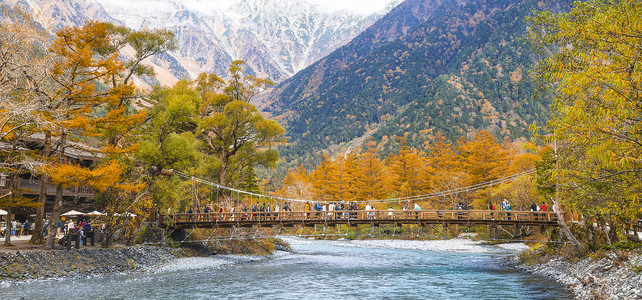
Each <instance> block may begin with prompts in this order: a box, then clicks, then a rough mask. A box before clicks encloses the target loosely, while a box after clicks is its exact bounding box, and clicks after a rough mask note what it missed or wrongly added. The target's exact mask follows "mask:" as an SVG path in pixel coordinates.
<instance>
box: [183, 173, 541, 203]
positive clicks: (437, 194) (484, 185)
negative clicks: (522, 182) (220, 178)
mask: <svg viewBox="0 0 642 300" xmlns="http://www.w3.org/2000/svg"><path fill="white" fill-rule="evenodd" d="M535 171H536V170H535V169H530V170H527V171H524V172H520V173H517V174H513V175H510V176H507V177H502V178H499V179H496V180H491V181H487V182H483V183H478V184H474V185H470V186H465V187H459V188H455V189H450V190H446V191H439V192H434V193H429V194H423V195H416V196H409V197H398V198H388V199H375V200H361V201H352V202H355V203H361V204H363V203H389V202H398V203H401V202H402V201H413V200H415V201H416V200H420V201H421V200H428V199H432V198H441V197H446V196H450V195H455V194H459V193H466V192H473V191H476V190H479V189H483V188H487V187H491V186H494V185H498V184H502V183H506V182H510V181H512V180H515V179H517V178H519V177H522V176H526V175H531V174H534V173H535ZM172 172H173V174H176V175H178V176H180V177H183V178H185V179H189V180H192V181H194V182H198V183H202V184H206V185H210V186H213V187H216V188H217V195H218V189H222V190H227V191H229V192H230V193H232V192H236V193H237V200H238V201H239V204H240V194H244V195H248V196H249V197H254V196H256V197H258V198H259V202H260V198H261V197H266V198H269V199H270V201H269V202H270V204H272V203H273V202H274V200H276V201H277V203H281V202H303V203H305V202H311V201H312V200H306V199H292V198H284V197H275V196H266V195H262V194H258V193H253V192H248V191H243V190H239V189H235V188H231V187H226V186H222V185H219V184H217V183H214V182H211V181H208V180H205V179H201V178H198V177H195V176H190V175H187V174H185V173H182V172H179V171H172Z"/></svg>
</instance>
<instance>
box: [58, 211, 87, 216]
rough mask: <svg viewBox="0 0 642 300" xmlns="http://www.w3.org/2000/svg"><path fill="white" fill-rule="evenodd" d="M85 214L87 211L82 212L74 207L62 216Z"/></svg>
mask: <svg viewBox="0 0 642 300" xmlns="http://www.w3.org/2000/svg"><path fill="white" fill-rule="evenodd" d="M84 215H85V213H82V212H79V211H76V210H73V209H72V210H70V211H68V212H66V213H64V214H62V215H61V216H65V217H73V216H84Z"/></svg>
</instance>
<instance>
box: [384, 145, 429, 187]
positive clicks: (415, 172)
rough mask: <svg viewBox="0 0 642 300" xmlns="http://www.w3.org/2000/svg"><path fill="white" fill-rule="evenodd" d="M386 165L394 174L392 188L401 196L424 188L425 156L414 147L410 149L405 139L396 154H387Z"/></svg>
mask: <svg viewBox="0 0 642 300" xmlns="http://www.w3.org/2000/svg"><path fill="white" fill-rule="evenodd" d="M387 161H388V166H389V168H390V171H391V172H392V174H393V175H394V176H393V177H392V178H393V179H392V186H393V189H394V190H395V191H396V192H397V193H398V195H400V196H403V197H408V196H415V195H419V194H421V193H422V192H423V191H424V190H423V188H424V186H425V183H424V179H425V176H422V174H423V172H422V171H423V170H425V166H424V164H425V157H424V155H422V153H419V152H418V151H417V150H416V149H411V148H410V147H409V146H408V145H407V144H406V141H405V139H404V140H402V141H401V146H400V147H399V151H398V152H397V154H392V153H391V154H390V155H389V156H388V160H387Z"/></svg>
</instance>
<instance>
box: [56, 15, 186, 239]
mask: <svg viewBox="0 0 642 300" xmlns="http://www.w3.org/2000/svg"><path fill="white" fill-rule="evenodd" d="M126 45H131V46H132V48H133V49H134V51H133V53H134V55H133V57H132V58H131V59H130V60H129V61H128V62H123V61H122V60H121V59H120V52H119V50H121V49H123V47H125V46H126ZM174 48H175V41H174V40H173V35H172V34H171V33H170V32H168V31H165V30H160V31H147V30H144V31H140V32H131V31H130V30H128V29H126V28H124V27H119V26H114V25H112V24H108V23H101V22H96V21H90V22H88V23H87V24H85V25H84V26H82V27H65V28H63V29H62V30H60V31H58V32H57V33H56V39H55V41H54V43H53V45H52V47H51V48H50V52H51V53H52V54H53V55H55V60H54V64H53V66H52V71H51V80H52V82H53V85H54V91H53V92H52V93H51V95H50V96H49V99H50V101H49V103H48V104H47V106H48V107H50V108H51V110H52V111H53V113H52V114H51V115H50V117H51V119H52V120H55V122H56V124H57V125H58V128H57V131H58V132H56V133H55V135H57V136H60V140H61V146H60V147H59V149H58V157H59V160H62V158H63V157H64V151H65V148H66V147H67V145H66V141H67V139H68V135H69V134H70V133H82V134H83V135H84V136H95V137H98V138H99V139H100V140H102V141H103V142H104V143H103V144H102V149H101V151H100V152H101V153H102V154H103V159H102V162H100V164H99V166H98V168H107V167H109V166H113V165H114V164H121V167H120V170H122V172H119V173H117V174H119V175H120V176H122V178H120V179H119V181H116V182H117V184H114V185H113V186H112V187H111V188H107V189H105V190H104V191H102V194H103V195H101V198H100V199H102V200H103V201H102V202H101V203H100V204H101V205H102V209H103V210H105V211H107V213H108V218H109V219H110V222H111V220H113V216H114V215H115V213H116V212H117V211H119V210H122V209H131V208H132V206H133V205H134V203H136V202H138V200H140V198H138V197H133V196H132V194H131V193H133V192H134V191H135V190H140V185H138V184H136V183H135V182H134V181H135V180H131V179H128V177H127V176H129V175H131V174H132V171H133V170H134V169H132V168H131V160H130V158H131V154H132V153H133V151H134V150H136V149H137V143H136V142H133V143H132V142H131V140H127V139H125V137H126V136H127V135H129V134H131V133H132V131H133V129H134V128H136V127H137V126H140V125H141V124H142V123H143V121H144V120H145V116H146V111H145V110H136V109H135V107H134V105H135V104H140V102H139V101H138V100H140V99H141V97H140V96H141V95H140V94H139V93H138V92H137V91H136V89H135V87H134V85H133V82H132V79H133V76H134V75H145V74H153V72H152V70H151V69H150V68H148V67H145V66H143V65H142V64H141V63H142V61H143V60H144V59H146V58H147V57H149V56H151V55H154V54H157V53H160V52H163V51H167V50H171V49H174ZM126 164H130V165H129V166H127V165H126ZM68 167H69V166H65V164H63V163H62V162H61V163H60V164H58V165H57V166H56V167H55V168H52V169H51V172H62V170H65V169H66V168H68ZM74 167H75V168H76V170H77V172H78V173H79V174H82V173H83V172H87V170H83V167H81V166H74ZM64 174H65V173H64V172H62V174H58V175H64ZM53 177H55V178H58V179H59V180H63V181H62V182H66V181H65V178H67V177H66V176H53V175H52V178H53ZM72 178H73V177H72ZM129 178H131V177H129ZM62 182H57V185H58V186H57V192H56V200H55V205H54V213H53V215H52V220H51V221H50V224H57V223H58V218H59V215H60V209H61V206H62V186H63V183H62ZM128 201H134V202H130V203H128V204H127V205H125V203H126V202H128ZM111 223H113V222H111ZM53 227H54V226H52V228H51V233H52V234H51V235H50V240H49V241H48V244H49V247H53V237H52V236H53V233H54V230H55V228H53ZM112 232H113V229H112V228H111V227H108V229H107V237H108V238H107V239H106V241H107V243H106V246H108V244H109V237H110V236H111V233H112Z"/></svg>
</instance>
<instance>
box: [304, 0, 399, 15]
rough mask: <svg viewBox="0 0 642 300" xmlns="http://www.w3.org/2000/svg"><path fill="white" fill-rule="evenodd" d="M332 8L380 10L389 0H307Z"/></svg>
mask: <svg viewBox="0 0 642 300" xmlns="http://www.w3.org/2000/svg"><path fill="white" fill-rule="evenodd" d="M307 1H308V2H310V3H313V4H317V5H319V6H322V7H326V8H329V9H332V10H341V9H345V10H349V11H354V12H359V13H373V12H377V11H380V10H382V9H384V8H385V7H386V5H387V4H388V3H389V2H391V0H307Z"/></svg>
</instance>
